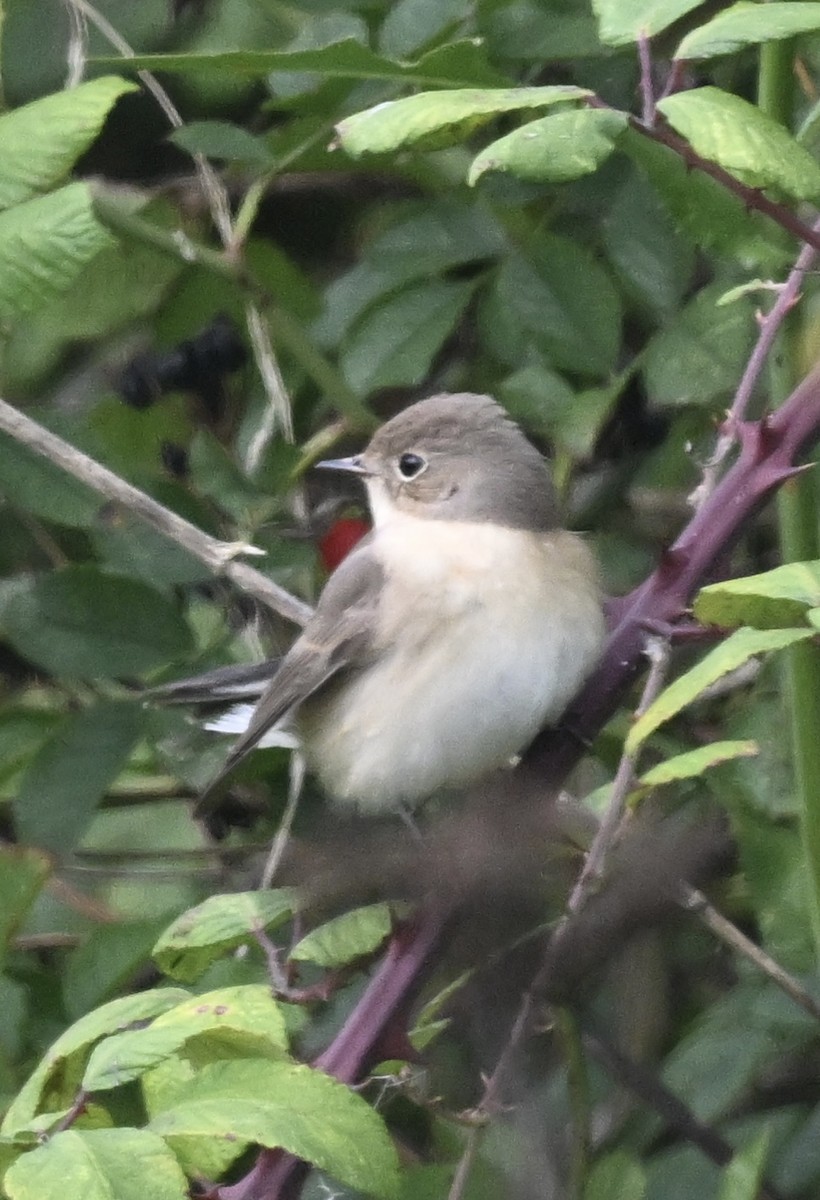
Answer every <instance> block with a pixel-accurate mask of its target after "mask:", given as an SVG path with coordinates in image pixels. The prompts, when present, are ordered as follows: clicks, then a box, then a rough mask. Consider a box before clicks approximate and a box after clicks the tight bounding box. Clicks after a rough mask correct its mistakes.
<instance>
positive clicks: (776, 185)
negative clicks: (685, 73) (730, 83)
mask: <svg viewBox="0 0 820 1200" xmlns="http://www.w3.org/2000/svg"><path fill="white" fill-rule="evenodd" d="M658 109H659V110H660V112H662V113H663V115H664V116H665V117H666V119H667V121H668V122H669V124H670V125H671V126H672V128H673V129H674V130H676V132H677V133H679V134H680V135H681V136H682V137H685V138H686V139H687V141H688V142H690V143H691V144H692V146H693V147H694V149H695V150H696V151H697V153H698V154H700V155H701V157H702V158H706V159H709V160H710V161H711V162H716V163H718V164H719V165H720V166H721V167H724V168H725V169H726V170H727V171H729V172H730V173H731V174H732V175H734V176H735V177H736V178H737V179H739V180H740V181H741V182H742V183H745V184H748V185H749V186H750V187H760V188H773V189H775V190H776V191H779V192H785V193H786V195H788V196H794V197H795V198H796V199H798V200H812V199H814V198H815V197H816V196H817V195H820V166H818V164H817V163H816V162H815V161H814V159H813V158H812V156H811V155H810V154H809V152H808V151H807V150H806V149H805V148H804V147H803V146H801V145H800V144H799V142H797V141H795V139H794V138H793V137H792V136H791V134H790V133H788V132H787V131H786V130H785V129H784V128H783V126H782V125H780V124H778V122H777V121H774V120H773V119H772V118H771V117H769V116H767V115H766V114H765V113H763V112H761V110H760V109H759V108H756V107H755V105H754V104H749V103H747V101H746V100H741V99H740V97H739V96H733V95H732V94H731V93H730V92H724V91H721V89H720V88H715V87H701V88H693V89H692V90H691V91H688V92H679V93H678V94H677V95H674V96H667V97H666V99H665V100H659V101H658Z"/></svg>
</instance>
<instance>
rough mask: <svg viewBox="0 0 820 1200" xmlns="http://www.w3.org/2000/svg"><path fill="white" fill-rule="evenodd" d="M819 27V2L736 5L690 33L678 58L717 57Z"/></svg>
mask: <svg viewBox="0 0 820 1200" xmlns="http://www.w3.org/2000/svg"><path fill="white" fill-rule="evenodd" d="M817 29H820V4H811V3H805V2H804V3H800V4H795V3H789V2H788V0H779V3H777V4H769V5H760V4H748V3H745V2H743V3H740V4H733V5H732V7H731V8H727V9H726V10H725V11H724V12H721V13H718V15H717V16H715V17H713V18H712V20H711V21H707V22H706V24H705V25H699V26H698V27H697V28H696V29H693V30H692V31H691V32H690V33H687V35H686V37H685V38H684V39H683V41H682V42H681V44H680V45H679V46H678V48H677V50H676V51H675V58H676V59H704V58H716V57H717V56H718V55H721V54H733V53H734V52H735V51H736V50H740V49H742V47H743V46H751V45H755V44H757V43H758V42H770V41H775V40H779V39H781V38H789V37H795V36H796V35H797V34H800V33H812V32H813V31H814V30H817Z"/></svg>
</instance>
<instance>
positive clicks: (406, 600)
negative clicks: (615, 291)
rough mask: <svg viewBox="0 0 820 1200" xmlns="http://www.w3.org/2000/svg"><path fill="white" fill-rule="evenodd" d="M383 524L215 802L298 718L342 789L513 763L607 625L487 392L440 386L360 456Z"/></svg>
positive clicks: (580, 550)
mask: <svg viewBox="0 0 820 1200" xmlns="http://www.w3.org/2000/svg"><path fill="white" fill-rule="evenodd" d="M320 465H324V466H327V467H331V468H336V469H341V470H347V471H351V472H353V473H355V474H358V475H360V476H362V478H363V479H364V481H365V484H366V487H367V492H368V499H369V503H370V508H371V511H372V514H373V519H374V526H375V527H374V530H373V533H372V534H371V535H370V536H369V537H368V538H367V539H365V541H363V542H362V543H361V544H360V545H359V546H357V547H356V549H355V550H354V551H353V553H352V554H350V555H349V556H348V558H347V559H346V560H345V561H344V562H343V563H342V565H341V566H340V567H339V568H338V570H337V571H336V572H335V573H334V575H333V576H332V577H331V579H330V580H329V581H328V584H327V586H326V587H325V590H324V592H323V593H322V596H321V598H320V600H319V604H318V606H317V609H316V612H315V614H314V616H313V617H312V619H311V620H310V622H309V623H308V625H307V626H306V628H305V630H304V632H303V633H302V634H301V636H300V637H299V638H298V639H297V640H296V642H295V643H294V645H293V647H292V648H291V650H290V651H289V652H288V654H287V655H286V657H285V659H284V660H283V662H282V665H281V667H280V669H279V671H278V673H277V674H276V675H275V677H274V679H273V681H272V683H271V684H270V687H269V688H268V690H267V692H266V693H265V694H264V695H263V697H262V699H261V700H260V702H259V704H258V706H257V708H256V710H255V712H254V714H253V717H252V719H251V722H250V725H249V727H248V729H247V731H246V732H245V733H244V734H243V735H242V736H241V737H240V739H239V741H238V742H237V743H236V745H235V746H234V747H233V749H232V751H231V753H230V755H229V757H228V759H227V762H226V764H225V767H224V769H223V771H222V772H221V773H220V775H219V776H218V778H217V779H216V780H215V781H214V783H213V784H212V785H211V787H210V788H209V789H208V792H207V793H206V794H205V796H204V797H203V801H202V803H205V802H207V800H208V798H209V797H210V796H211V795H212V793H213V790H214V788H215V787H217V786H218V785H219V783H220V782H221V781H222V780H223V779H224V777H225V775H226V774H227V773H228V772H229V771H231V770H232V769H233V768H234V767H235V766H236V765H237V763H239V762H240V761H241V759H242V758H244V757H245V755H246V754H247V753H248V752H249V751H250V750H251V749H253V747H254V746H256V745H257V744H258V743H259V741H260V739H261V738H262V737H264V735H265V734H266V733H267V732H268V731H269V730H270V729H271V728H272V727H273V726H275V725H276V724H278V723H279V722H280V721H282V720H283V719H284V718H286V717H287V718H288V719H289V720H292V721H293V722H294V724H295V726H296V729H297V732H298V733H299V735H300V737H301V741H302V745H303V749H304V752H305V755H306V758H307V761H308V765H309V767H310V768H311V769H312V770H313V771H314V772H315V773H316V774H317V775H318V776H319V778H320V781H321V782H322V784H323V786H324V787H325V789H326V790H327V791H328V793H329V794H330V795H331V797H333V798H335V799H336V800H338V801H339V802H343V803H349V804H354V805H356V806H358V807H360V808H363V809H367V810H370V811H378V810H381V809H391V808H396V807H398V806H400V805H408V804H410V805H412V804H415V803H418V802H419V801H420V800H422V799H424V798H425V797H427V796H428V795H430V794H432V793H433V792H435V791H437V790H438V789H439V788H443V787H453V786H460V785H462V784H465V783H468V782H470V781H471V780H472V779H474V778H477V777H479V776H481V775H483V774H485V773H486V772H488V771H490V770H492V769H494V768H495V767H497V766H499V765H502V764H503V763H504V762H505V761H507V760H508V759H509V758H510V757H511V756H512V755H513V754H515V753H516V752H517V751H519V750H520V749H521V748H522V747H523V746H524V745H525V744H526V743H527V742H528V741H529V740H530V739H531V738H532V737H533V736H534V735H535V733H537V732H538V730H539V729H540V728H541V727H542V726H543V725H544V724H545V723H548V722H550V721H552V720H554V719H555V718H556V717H557V716H558V715H559V714H560V712H561V711H562V710H563V707H564V706H565V704H566V703H567V702H568V701H569V699H570V698H571V697H572V695H573V694H574V692H575V691H576V690H577V688H578V687H579V686H580V684H581V683H582V682H583V679H584V678H585V676H586V674H587V673H588V671H589V669H590V668H591V666H592V663H593V662H594V659H595V657H596V656H597V651H598V647H599V644H600V641H601V637H602V633H603V621H602V615H601V605H600V597H599V593H598V587H597V582H596V577H595V568H594V564H593V561H592V559H591V557H590V555H589V553H588V551H587V550H586V548H585V547H584V545H583V543H582V542H581V541H580V539H578V538H577V537H576V536H575V535H574V534H570V533H567V532H566V531H563V530H561V529H560V528H558V523H557V515H556V505H555V499H554V495H553V492H552V488H551V485H550V482H549V478H548V475H547V471H546V465H545V463H544V460H543V459H542V457H541V455H540V454H539V453H538V451H537V450H536V449H535V448H534V447H533V446H532V445H531V444H530V443H529V442H528V441H527V439H526V438H525V437H524V435H523V433H522V432H521V430H520V429H519V428H518V427H517V426H516V425H515V424H514V423H513V422H512V421H511V420H510V419H509V417H508V416H507V414H506V413H505V412H504V410H503V409H502V408H501V407H500V406H499V405H498V404H496V403H495V401H493V400H491V399H490V398H489V397H487V396H476V395H472V394H470V393H462V394H458V395H451V396H437V397H433V398H432V399H429V400H423V401H421V402H420V403H418V404H415V405H413V406H411V407H410V408H408V409H406V410H405V411H404V412H402V413H400V414H399V415H398V416H396V417H394V418H393V419H392V420H391V421H388V422H387V424H386V425H384V426H383V427H382V428H381V429H380V430H379V431H378V432H377V433H376V434H375V435H374V437H373V438H372V440H371V442H370V444H369V445H368V446H367V448H366V449H365V450H364V451H363V452H362V453H361V454H360V455H357V456H354V457H353V458H350V459H344V460H337V461H334V462H329V463H326V464H320Z"/></svg>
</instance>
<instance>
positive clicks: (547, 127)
mask: <svg viewBox="0 0 820 1200" xmlns="http://www.w3.org/2000/svg"><path fill="white" fill-rule="evenodd" d="M626 125H627V115H626V113H621V112H614V111H611V110H608V109H598V108H577V109H573V110H572V111H571V112H559V113H555V115H554V116H550V117H543V118H542V119H541V120H540V121H530V122H529V123H528V124H526V125H522V126H521V128H520V129H516V130H514V131H513V132H512V133H508V134H507V136H506V137H503V138H500V139H499V140H498V141H497V142H491V143H490V145H489V146H487V147H486V148H485V149H484V150H482V151H481V153H480V154H479V155H477V157H476V158H474V159H473V162H472V166H471V167H470V171H469V174H468V176H467V182H468V183H469V184H470V185H471V186H472V185H474V184H475V183H476V182H477V181H478V180H479V179H480V178H481V176H482V175H484V174H486V173H487V172H488V171H507V172H509V173H510V174H511V175H515V176H516V177H517V178H518V179H524V180H528V181H529V182H531V183H541V182H547V183H563V182H565V181H566V180H568V179H578V178H580V177H581V176H582V175H588V174H590V173H591V172H592V171H596V170H597V169H598V167H599V166H600V165H601V163H603V162H605V161H606V159H607V158H609V156H610V154H612V152H613V150H614V149H615V144H616V142H617V139H618V137H619V136H620V134H621V133H623V131H624V129H625V128H626Z"/></svg>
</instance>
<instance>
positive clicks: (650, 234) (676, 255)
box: [602, 171, 695, 321]
mask: <svg viewBox="0 0 820 1200" xmlns="http://www.w3.org/2000/svg"><path fill="white" fill-rule="evenodd" d="M602 232H603V238H604V246H605V248H606V252H607V255H608V257H609V260H610V262H611V263H612V265H613V267H614V268H615V270H616V271H617V272H618V275H619V276H620V278H621V279H622V281H623V284H624V287H625V288H626V290H627V291H628V293H629V294H630V296H631V297H632V298H633V299H635V300H637V301H639V302H640V303H641V304H642V305H643V306H644V308H645V309H646V312H647V315H648V316H649V318H650V320H652V321H657V320H658V319H659V318H661V319H662V318H668V317H669V316H671V314H672V313H673V312H674V311H675V309H677V308H678V306H679V305H680V302H681V300H682V298H683V296H684V295H685V294H686V293H687V291H688V289H689V286H690V281H691V277H692V270H693V267H694V261H695V256H694V253H693V249H692V246H691V244H689V243H688V242H687V241H686V240H685V239H684V238H682V237H681V236H680V235H679V234H678V233H677V231H676V230H675V228H674V225H673V223H672V221H671V219H670V216H669V213H668V211H667V210H666V209H665V208H664V205H663V203H662V201H661V199H660V197H659V196H658V194H657V192H656V191H655V190H654V188H653V187H652V186H651V184H650V183H649V181H648V179H647V178H646V177H645V176H644V175H643V174H642V173H639V172H638V171H632V172H630V176H629V178H628V180H627V182H626V183H625V184H624V185H623V187H621V188H620V189H619V191H618V192H617V194H616V196H615V198H614V200H613V202H612V203H611V204H610V205H609V207H608V210H607V212H606V213H605V215H604V218H603V222H602Z"/></svg>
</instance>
